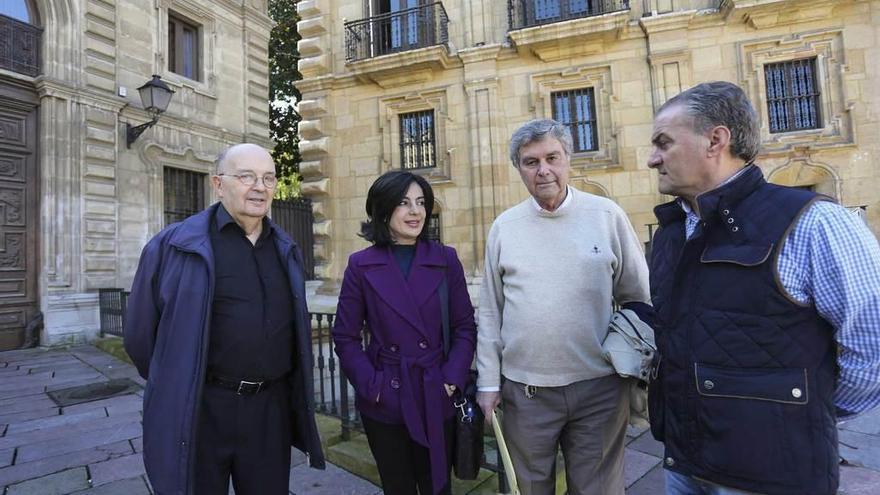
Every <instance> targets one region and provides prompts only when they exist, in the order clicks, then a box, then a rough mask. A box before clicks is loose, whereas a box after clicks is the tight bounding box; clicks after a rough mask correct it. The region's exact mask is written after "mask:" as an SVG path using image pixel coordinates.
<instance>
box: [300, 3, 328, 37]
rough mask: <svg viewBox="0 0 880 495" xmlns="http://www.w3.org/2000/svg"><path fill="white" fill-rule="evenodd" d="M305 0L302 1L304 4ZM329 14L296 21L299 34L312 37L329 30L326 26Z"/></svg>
mask: <svg viewBox="0 0 880 495" xmlns="http://www.w3.org/2000/svg"><path fill="white" fill-rule="evenodd" d="M304 3H305V2H300V3H299V4H300V5H302V4H304ZM326 19H327V16H320V17H313V18H311V19H305V20H302V21H299V22H298V23H296V29H297V30H298V31H299V35H300V36H302V37H303V38H306V37H312V36H320V35H322V34H325V33H326V32H327V29H326V28H325V27H324V23H325V22H326Z"/></svg>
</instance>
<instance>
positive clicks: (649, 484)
mask: <svg viewBox="0 0 880 495" xmlns="http://www.w3.org/2000/svg"><path fill="white" fill-rule="evenodd" d="M663 493H666V472H665V471H664V470H663V467H662V466H659V465H658V466H654V468H652V469H651V470H650V471H648V473H647V474H645V475H644V476H642V478H641V479H639V480H638V481H636V482H635V483H633V484H632V485H630V486H629V487H628V488H627V489H626V495H662V494H663Z"/></svg>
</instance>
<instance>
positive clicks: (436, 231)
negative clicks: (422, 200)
mask: <svg viewBox="0 0 880 495" xmlns="http://www.w3.org/2000/svg"><path fill="white" fill-rule="evenodd" d="M425 228H426V229H427V231H426V232H425V237H427V238H428V239H429V240H432V241H437V242H443V241H442V239H441V238H440V214H439V213H432V214H431V216H429V217H428V223H427V225H425Z"/></svg>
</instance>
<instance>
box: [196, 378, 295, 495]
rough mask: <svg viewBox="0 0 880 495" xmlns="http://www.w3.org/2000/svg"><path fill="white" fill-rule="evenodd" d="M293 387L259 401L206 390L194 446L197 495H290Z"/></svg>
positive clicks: (277, 388)
mask: <svg viewBox="0 0 880 495" xmlns="http://www.w3.org/2000/svg"><path fill="white" fill-rule="evenodd" d="M291 417H292V416H291V411H290V387H289V386H288V385H287V383H286V382H282V383H276V384H273V385H272V386H271V387H269V388H268V389H266V390H264V391H262V392H260V393H258V394H255V395H238V394H236V393H235V391H233V390H228V389H225V388H220V387H216V386H212V385H205V388H204V394H203V396H202V409H201V414H200V416H199V426H198V427H199V430H198V436H197V440H196V444H197V445H196V491H195V492H196V494H197V495H221V494H222V495H225V494H227V493H229V478H230V476H231V477H232V486H233V487H235V493H236V495H264V494H265V495H276V494H278V495H281V494H283V495H287V493H288V485H289V479H290V440H291V419H290V418H291Z"/></svg>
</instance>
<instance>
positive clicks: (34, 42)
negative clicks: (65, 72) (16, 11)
mask: <svg viewBox="0 0 880 495" xmlns="http://www.w3.org/2000/svg"><path fill="white" fill-rule="evenodd" d="M42 33H43V30H42V29H40V28H39V27H37V26H32V25H30V24H28V23H26V22H21V21H19V20H16V19H13V18H11V17H7V16H5V15H0V68H2V69H6V70H11V71H13V72H18V73H20V74H25V75H28V76H36V75H37V74H39V73H40V36H41V35H42Z"/></svg>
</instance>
